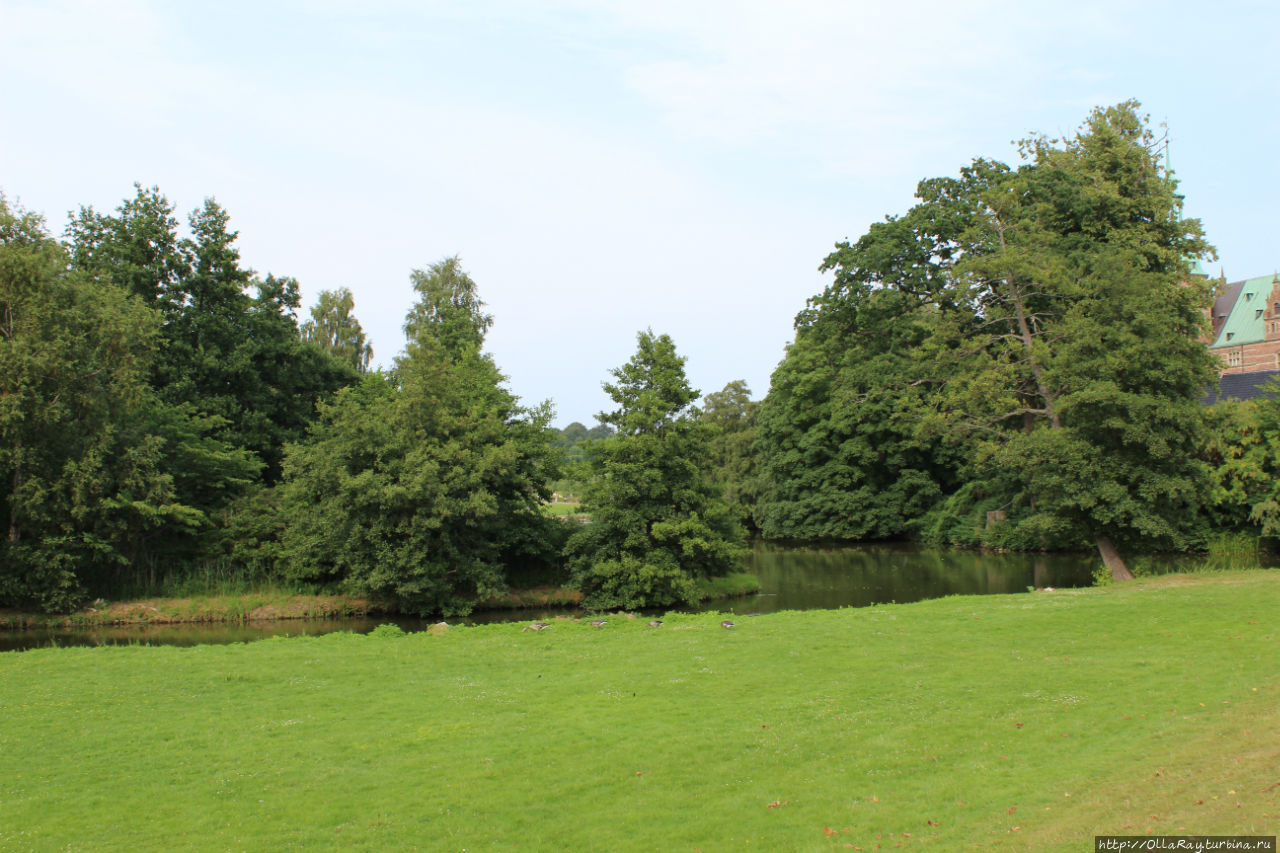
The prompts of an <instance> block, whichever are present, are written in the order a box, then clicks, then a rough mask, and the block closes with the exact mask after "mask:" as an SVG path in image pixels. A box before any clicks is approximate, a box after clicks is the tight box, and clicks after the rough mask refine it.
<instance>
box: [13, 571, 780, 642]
mask: <svg viewBox="0 0 1280 853" xmlns="http://www.w3.org/2000/svg"><path fill="white" fill-rule="evenodd" d="M759 589H760V582H759V580H757V579H756V578H755V577H754V576H752V575H749V574H745V573H739V574H733V575H729V576H728V577H724V578H709V579H705V580H701V581H699V593H700V596H701V599H702V600H703V601H707V600H715V599H723V598H732V597H734V596H739V595H750V594H752V593H754V592H757V591H759ZM581 604H582V593H581V592H579V591H577V590H571V589H564V588H562V587H553V586H539V587H533V588H530V589H512V590H509V591H508V592H507V593H506V594H504V595H502V596H499V597H497V598H491V599H487V600H485V601H482V602H480V603H479V604H478V605H477V606H476V609H477V610H536V609H544V608H566V609H569V608H576V607H579V606H581ZM394 612H395V611H394V609H393V608H391V607H390V606H388V605H387V604H386V603H383V602H378V601H375V600H372V599H369V598H364V597H360V596H347V595H296V594H293V593H289V592H282V591H278V590H262V591H258V592H247V593H237V594H234V595H203V596H202V595H197V596H187V597H182V598H146V599H139V600H136V601H115V602H104V603H101V604H99V605H98V606H96V607H94V606H89V607H86V608H84V609H83V610H79V611H76V612H75V613H67V614H41V613H24V612H21V611H17V610H0V629H7V630H22V629H32V628H42V629H47V628H93V627H98V626H104V625H170V624H183V623H210V622H228V623H234V622H274V621H280V620H287V619H333V618H335V617H342V616H372V615H389V614H392V613H394Z"/></svg>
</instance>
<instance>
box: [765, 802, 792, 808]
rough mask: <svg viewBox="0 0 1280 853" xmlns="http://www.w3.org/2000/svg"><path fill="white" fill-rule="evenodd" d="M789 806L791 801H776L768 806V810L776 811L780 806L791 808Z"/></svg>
mask: <svg viewBox="0 0 1280 853" xmlns="http://www.w3.org/2000/svg"><path fill="white" fill-rule="evenodd" d="M789 805H791V801H790V800H785V801H784V800H774V801H773V802H772V803H769V804H768V806H767V808H771V809H776V808H778V807H779V806H789Z"/></svg>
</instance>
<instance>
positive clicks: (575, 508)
mask: <svg viewBox="0 0 1280 853" xmlns="http://www.w3.org/2000/svg"><path fill="white" fill-rule="evenodd" d="M581 507H582V504H580V503H578V502H577V501H573V502H570V501H558V502H556V503H550V504H543V505H542V508H543V509H544V510H545V511H546V512H547V514H548V515H578V514H579V513H580V512H581Z"/></svg>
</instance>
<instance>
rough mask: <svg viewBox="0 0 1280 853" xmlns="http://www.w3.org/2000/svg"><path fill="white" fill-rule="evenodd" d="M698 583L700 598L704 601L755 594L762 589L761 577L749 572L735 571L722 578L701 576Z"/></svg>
mask: <svg viewBox="0 0 1280 853" xmlns="http://www.w3.org/2000/svg"><path fill="white" fill-rule="evenodd" d="M697 583H698V598H699V599H700V600H702V601H706V600H707V599H710V598H733V597H734V596H738V595H753V594H755V593H757V592H759V591H760V579H759V578H758V577H756V576H755V575H753V574H748V573H747V572H735V573H734V574H731V575H725V576H724V577H720V578H699V579H698V581H697Z"/></svg>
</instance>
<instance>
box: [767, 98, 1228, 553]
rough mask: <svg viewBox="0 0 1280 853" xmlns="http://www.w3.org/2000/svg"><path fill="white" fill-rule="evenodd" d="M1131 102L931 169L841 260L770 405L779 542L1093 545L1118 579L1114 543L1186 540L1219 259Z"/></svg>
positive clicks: (1200, 474) (771, 511)
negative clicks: (1212, 264)
mask: <svg viewBox="0 0 1280 853" xmlns="http://www.w3.org/2000/svg"><path fill="white" fill-rule="evenodd" d="M1136 108H1137V105H1136V104H1133V103H1126V104H1121V105H1119V106H1117V107H1113V108H1109V109H1099V110H1095V111H1094V112H1093V113H1092V114H1091V115H1090V117H1089V119H1088V121H1087V122H1086V124H1085V126H1084V127H1083V128H1082V129H1081V131H1080V132H1079V133H1078V134H1077V135H1075V136H1074V137H1072V138H1070V139H1067V140H1065V141H1062V142H1060V143H1059V142H1057V141H1055V140H1049V139H1045V138H1035V139H1032V140H1029V141H1028V142H1026V143H1024V145H1023V149H1022V150H1023V153H1024V155H1025V157H1026V162H1025V163H1024V164H1023V165H1022V166H1020V167H1018V168H1017V169H1012V168H1010V167H1008V166H1005V165H1003V164H1000V163H992V162H989V161H985V160H977V161H975V162H974V163H973V164H972V165H971V166H969V167H967V168H965V169H964V170H962V172H961V175H960V177H959V178H942V179H934V180H928V181H924V182H922V183H921V185H920V188H919V191H918V196H919V198H920V203H919V204H918V205H917V206H916V207H914V208H913V209H912V210H911V211H910V212H908V213H907V214H906V215H905V216H903V217H892V218H890V219H888V220H886V221H885V222H882V223H878V224H876V225H874V226H872V228H871V229H870V231H868V233H867V234H866V235H865V236H864V237H863V238H861V239H860V240H859V241H857V242H856V243H852V244H850V243H845V244H842V245H840V246H839V247H838V248H837V251H836V252H835V253H833V254H832V255H831V256H830V257H828V258H827V261H826V263H825V266H826V268H828V269H833V270H835V272H836V277H835V282H834V284H833V285H832V286H831V287H829V288H828V289H827V290H826V291H825V292H824V293H823V294H821V295H820V296H818V297H816V298H815V299H813V300H811V302H810V305H809V307H808V309H807V310H806V311H805V312H802V314H801V315H800V317H799V318H798V321H797V336H796V342H795V344H794V345H793V346H792V348H791V350H790V351H789V352H788V357H787V360H786V361H785V362H784V363H783V365H782V366H780V367H779V369H778V371H777V373H776V374H775V376H774V385H773V388H772V389H771V391H770V395H769V397H768V398H767V399H766V401H765V406H764V409H763V411H762V412H761V418H760V420H761V439H760V449H761V451H762V454H763V456H764V459H763V460H762V462H761V467H762V470H763V472H764V478H765V483H764V485H763V487H762V495H761V501H760V510H759V514H760V517H761V519H762V526H763V528H764V530H765V532H766V534H768V535H800V536H814V535H826V536H832V535H834V536H843V537H848V538H863V537H869V536H871V537H874V536H887V535H896V534H898V533H901V532H905V531H908V530H911V529H913V528H915V529H920V528H928V529H930V530H931V531H933V533H934V534H935V535H940V536H941V537H942V538H946V539H948V540H951V541H966V542H975V541H976V542H981V543H983V544H996V545H1005V546H1014V547H1062V546H1071V545H1077V544H1081V543H1084V542H1092V543H1095V544H1096V545H1097V547H1098V548H1099V551H1100V553H1101V554H1102V556H1103V558H1104V560H1105V561H1107V563H1108V566H1109V567H1111V568H1112V571H1113V573H1114V574H1115V575H1116V576H1117V577H1124V576H1125V575H1126V574H1127V572H1126V570H1125V568H1124V565H1123V562H1122V561H1121V560H1120V559H1119V557H1118V554H1117V550H1116V545H1117V543H1118V544H1119V545H1121V546H1130V547H1185V546H1186V545H1187V544H1189V541H1190V534H1191V530H1189V525H1190V524H1191V523H1192V521H1193V520H1194V519H1195V517H1196V513H1197V511H1198V509H1199V508H1200V504H1201V501H1202V495H1203V493H1204V492H1205V490H1206V488H1207V484H1208V480H1207V477H1208V473H1209V472H1208V468H1207V466H1206V465H1205V464H1204V463H1202V462H1201V461H1200V460H1199V459H1198V458H1197V456H1196V451H1197V447H1198V442H1199V440H1200V438H1199V436H1200V426H1201V423H1202V411H1201V407H1200V405H1199V402H1198V398H1199V397H1200V396H1201V395H1202V394H1203V392H1204V389H1205V388H1206V387H1208V385H1209V384H1210V382H1211V381H1212V378H1213V375H1214V374H1213V368H1214V362H1213V357H1212V356H1211V355H1210V354H1209V353H1208V352H1207V350H1206V348H1205V347H1204V345H1203V343H1202V342H1201V340H1200V338H1201V336H1202V333H1203V326H1202V324H1203V316H1204V315H1203V311H1204V308H1205V306H1206V305H1207V299H1208V287H1207V284H1206V283H1204V282H1203V281H1200V280H1196V279H1192V278H1191V277H1190V276H1189V271H1190V269H1189V267H1190V259H1191V258H1194V257H1198V256H1201V255H1203V254H1205V253H1207V252H1209V251H1211V250H1210V248H1209V246H1208V245H1207V244H1206V243H1205V242H1204V240H1203V237H1202V234H1201V230H1200V225H1199V223H1198V222H1197V221H1195V220H1192V219H1185V218H1183V217H1182V215H1181V197H1180V196H1178V195H1177V193H1176V182H1175V181H1174V180H1173V178H1172V176H1171V175H1170V174H1168V173H1167V172H1166V171H1165V170H1164V169H1163V168H1162V167H1161V165H1160V164H1159V162H1158V160H1157V158H1156V156H1155V155H1154V153H1153V151H1152V149H1153V148H1154V145H1153V139H1152V135H1151V133H1150V131H1149V129H1148V128H1147V125H1146V123H1145V121H1144V120H1143V119H1142V118H1141V117H1140V116H1139V115H1138V114H1137V111H1136ZM960 460H964V463H963V464H961V462H960ZM987 512H992V513H994V515H993V516H992V518H995V519H1004V520H1003V521H1001V522H1000V523H996V524H994V525H990V526H987V525H984V524H983V518H984V516H986V513H987Z"/></svg>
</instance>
